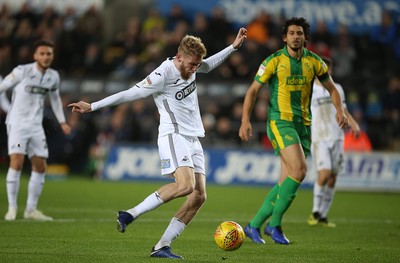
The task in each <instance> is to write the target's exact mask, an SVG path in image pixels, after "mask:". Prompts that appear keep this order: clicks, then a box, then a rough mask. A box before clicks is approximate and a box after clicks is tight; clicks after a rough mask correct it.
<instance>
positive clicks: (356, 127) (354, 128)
mask: <svg viewBox="0 0 400 263" xmlns="http://www.w3.org/2000/svg"><path fill="white" fill-rule="evenodd" d="M350 126H351V128H350V131H351V133H352V134H353V135H354V137H356V138H358V137H360V134H361V129H360V126H359V125H358V124H355V125H353V126H352V125H350Z"/></svg>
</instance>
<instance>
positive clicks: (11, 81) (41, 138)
mask: <svg viewBox="0 0 400 263" xmlns="http://www.w3.org/2000/svg"><path fill="white" fill-rule="evenodd" d="M53 51H54V46H53V44H52V43H51V42H48V41H45V40H40V41H38V42H36V43H35V45H34V54H33V58H34V60H35V62H33V63H30V64H25V65H19V66H17V67H16V68H14V69H13V70H12V72H11V73H10V74H8V75H7V76H6V77H5V78H4V80H3V81H2V82H1V83H0V94H1V93H3V92H4V91H6V90H8V89H10V88H13V91H12V96H11V105H10V107H9V110H8V113H7V118H6V125H7V135H8V155H9V156H10V167H9V169H8V172H7V179H6V180H7V197H8V211H7V213H6V215H5V217H4V219H5V220H15V218H16V216H17V207H18V206H17V197H18V191H19V182H20V176H21V170H22V168H23V164H24V158H25V155H28V157H29V159H30V161H31V165H32V172H31V176H30V179H29V184H28V199H27V203H26V207H25V212H24V218H25V219H34V220H44V221H49V220H52V218H51V217H49V216H46V215H44V214H43V213H42V212H41V211H39V210H37V204H38V201H39V197H40V194H41V193H42V189H43V184H44V180H45V172H46V166H47V161H46V159H47V158H48V149H47V142H46V137H45V133H44V129H43V126H42V121H43V107H44V100H45V97H46V96H47V95H49V97H50V103H51V107H52V109H53V112H54V115H55V116H56V118H57V120H58V122H59V123H60V126H61V129H62V131H63V132H64V134H69V133H70V131H71V128H70V126H69V125H68V124H67V123H66V122H65V116H64V112H63V108H62V103H61V98H60V93H59V83H60V76H59V74H58V72H57V71H55V70H54V69H51V68H50V66H51V63H52V62H53V59H54V52H53Z"/></svg>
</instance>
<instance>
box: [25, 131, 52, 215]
mask: <svg viewBox="0 0 400 263" xmlns="http://www.w3.org/2000/svg"><path fill="white" fill-rule="evenodd" d="M29 133H30V134H31V136H30V139H29V143H28V145H27V154H28V157H29V159H30V161H31V165H32V171H31V176H30V178H29V183H28V199H27V202H26V208H25V213H24V218H25V219H33V220H42V221H50V220H53V218H51V217H49V216H46V215H44V214H43V213H42V212H41V211H39V210H37V206H38V202H39V198H40V195H41V194H42V191H43V186H44V182H45V176H46V168H47V161H46V159H47V158H48V157H49V152H48V147H47V142H46V136H45V133H44V130H43V127H41V126H35V127H31V128H30V131H29Z"/></svg>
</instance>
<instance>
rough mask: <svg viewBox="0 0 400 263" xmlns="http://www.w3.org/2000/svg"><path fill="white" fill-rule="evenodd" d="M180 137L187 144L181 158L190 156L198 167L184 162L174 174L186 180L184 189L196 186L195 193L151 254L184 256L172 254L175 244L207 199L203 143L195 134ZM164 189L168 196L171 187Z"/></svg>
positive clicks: (190, 194)
mask: <svg viewBox="0 0 400 263" xmlns="http://www.w3.org/2000/svg"><path fill="white" fill-rule="evenodd" d="M179 138H180V139H184V140H183V141H182V140H180V139H179ZM179 140H180V141H181V143H183V144H186V146H187V147H184V148H183V149H182V147H180V149H179V150H178V151H177V152H178V154H177V156H179V157H178V160H182V161H183V162H184V163H188V162H189V160H188V159H191V161H192V165H193V167H194V168H193V169H192V168H189V167H187V166H183V165H184V164H183V163H180V164H179V165H180V167H179V168H178V169H177V170H176V172H175V173H174V177H175V180H176V181H177V182H186V183H185V184H186V186H184V185H182V186H183V187H181V188H182V189H184V191H187V190H189V188H191V187H193V189H191V192H190V193H188V194H187V199H186V201H185V202H184V203H183V205H182V206H181V207H180V208H179V210H178V211H177V212H176V214H175V216H174V217H173V218H172V219H171V221H170V224H169V225H168V227H167V229H166V230H165V232H164V234H163V235H162V237H161V239H160V240H159V241H158V242H157V244H156V245H155V246H154V247H153V248H152V250H151V252H150V256H151V257H161V258H179V259H182V257H181V256H179V255H175V254H172V253H171V247H170V246H171V243H172V241H173V240H175V239H176V238H177V237H178V236H179V235H180V234H181V233H182V232H183V230H184V229H185V228H186V226H187V225H188V224H189V223H190V222H191V221H192V219H193V218H194V217H195V216H196V214H197V213H198V211H199V210H200V208H201V207H202V206H203V204H204V202H205V201H206V198H207V195H206V177H205V175H204V174H205V166H204V153H203V148H202V146H201V143H200V141H199V140H198V138H192V137H189V138H188V137H182V136H178V141H179ZM185 149H188V150H189V152H188V155H187V154H184V155H182V153H184V152H185V151H186V150H185ZM187 156H190V157H191V158H187ZM178 162H179V161H178ZM192 179H193V180H192ZM191 183H193V185H191ZM185 189H186V190H185ZM164 192H165V194H166V195H167V196H168V195H170V192H171V191H167V189H165V191H164Z"/></svg>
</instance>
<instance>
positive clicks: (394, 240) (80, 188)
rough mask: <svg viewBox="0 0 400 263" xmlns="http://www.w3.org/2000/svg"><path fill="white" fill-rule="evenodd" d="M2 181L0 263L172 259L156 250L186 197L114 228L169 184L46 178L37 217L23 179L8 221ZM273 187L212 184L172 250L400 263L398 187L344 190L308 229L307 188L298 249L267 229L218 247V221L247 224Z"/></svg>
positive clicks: (296, 235) (290, 223)
mask: <svg viewBox="0 0 400 263" xmlns="http://www.w3.org/2000/svg"><path fill="white" fill-rule="evenodd" d="M0 178H1V182H3V184H4V185H3V187H1V188H0V189H1V190H0V200H1V205H0V216H1V219H0V262H29V263H31V262H171V259H158V258H150V257H149V252H150V250H151V248H152V247H153V246H154V245H155V243H156V242H157V241H158V239H159V238H160V236H161V235H162V233H163V232H164V229H165V228H166V226H167V224H168V223H169V220H170V219H171V217H172V216H173V215H174V212H175V211H176V210H177V209H178V207H179V206H180V205H181V204H182V202H183V199H177V200H174V201H171V202H170V203H168V204H165V205H163V206H161V207H159V208H158V209H156V210H154V211H152V212H150V213H147V214H145V215H142V216H141V217H140V218H139V219H138V220H137V221H135V222H133V223H132V224H131V225H129V227H128V229H127V231H126V232H125V233H123V234H121V233H119V232H118V231H117V230H116V212H117V211H118V210H125V209H128V208H131V207H133V206H134V205H135V204H137V203H138V202H140V201H142V200H143V199H144V198H145V197H146V196H147V195H148V194H149V193H151V192H152V191H154V190H155V189H157V187H159V186H160V185H162V184H163V183H160V182H155V183H148V182H100V181H93V180H91V179H88V178H77V177H70V178H67V179H66V180H62V181H56V180H51V179H47V181H46V184H45V187H44V191H43V194H42V196H41V199H40V202H39V209H40V210H42V211H43V212H44V213H46V214H48V215H50V216H52V217H54V219H55V220H54V221H52V222H32V221H27V220H24V219H22V216H23V210H24V208H25V202H26V189H27V180H28V176H27V175H23V176H22V180H21V187H20V194H19V198H18V200H19V207H20V209H19V211H18V215H17V220H16V221H14V222H7V221H4V220H3V216H4V214H5V213H6V209H7V197H6V192H5V175H4V174H3V175H1V176H0ZM268 190H269V188H267V187H261V186H260V187H244V186H217V185H208V190H207V192H208V200H207V202H206V203H205V205H204V207H203V208H202V210H201V211H200V213H199V214H198V215H197V217H196V218H195V220H194V221H192V223H191V224H190V225H189V227H188V228H187V229H186V230H185V231H184V232H183V233H182V235H181V236H180V237H179V238H178V239H177V240H175V242H174V243H173V244H172V251H173V252H174V253H176V254H179V255H182V256H183V257H184V258H185V260H186V261H188V262H274V263H278V262H284V263H288V262H301V263H302V262H390V263H393V262H400V211H399V207H400V205H399V203H400V194H399V193H363V192H337V193H336V196H335V201H334V203H333V205H332V209H331V213H330V219H331V221H332V222H335V223H336V224H337V227H336V228H334V229H332V228H326V227H318V226H317V227H310V226H308V225H307V223H306V220H307V217H308V216H309V214H310V210H311V206H312V191H311V190H310V189H300V191H299V192H298V194H297V198H296V199H295V200H294V202H293V204H292V206H291V208H290V209H289V210H288V212H287V213H286V215H285V217H284V221H283V229H284V231H285V234H286V236H287V237H288V238H289V239H290V240H291V242H292V244H291V245H289V246H283V245H277V244H274V243H273V242H272V241H271V239H270V238H269V237H266V236H264V235H263V237H264V238H265V240H266V244H264V245H258V244H254V243H252V242H251V241H250V240H249V239H246V240H245V243H244V244H243V245H242V247H241V248H240V249H239V250H237V251H232V252H227V251H223V250H221V249H219V248H218V247H217V245H216V244H215V242H214V238H213V233H214V230H215V228H216V227H217V225H218V224H219V223H220V222H222V221H225V220H234V221H236V222H238V223H240V224H241V225H242V226H243V227H244V226H245V225H246V224H247V223H248V221H249V220H250V219H251V218H252V217H253V215H254V214H255V212H256V211H257V209H258V208H259V206H260V205H261V203H262V202H263V200H264V197H265V194H266V193H267V191H268Z"/></svg>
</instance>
